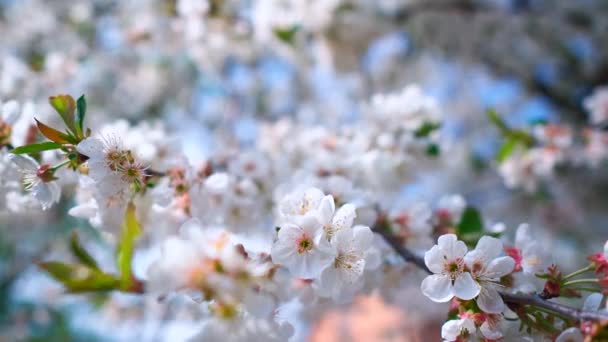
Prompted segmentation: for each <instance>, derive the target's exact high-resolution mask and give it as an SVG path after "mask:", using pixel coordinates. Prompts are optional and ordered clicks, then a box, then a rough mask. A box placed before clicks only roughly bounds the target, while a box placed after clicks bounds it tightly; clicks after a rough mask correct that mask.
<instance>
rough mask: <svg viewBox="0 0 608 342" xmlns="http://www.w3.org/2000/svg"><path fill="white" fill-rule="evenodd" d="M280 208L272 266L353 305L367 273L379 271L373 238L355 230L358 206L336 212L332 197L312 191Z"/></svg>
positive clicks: (362, 229) (292, 196)
mask: <svg viewBox="0 0 608 342" xmlns="http://www.w3.org/2000/svg"><path fill="white" fill-rule="evenodd" d="M279 208H280V209H279V211H280V216H281V219H280V222H281V223H280V226H279V227H278V232H277V238H276V241H275V242H274V243H273V246H272V251H271V256H272V260H273V262H274V263H277V264H280V265H283V266H285V267H287V268H288V269H289V271H290V273H291V274H293V275H294V276H295V277H299V278H305V279H311V280H313V281H314V284H315V285H316V286H317V287H316V289H317V293H318V294H319V296H321V297H330V298H333V299H334V300H336V301H343V300H344V299H345V298H346V299H349V298H351V297H352V296H353V294H354V293H356V291H358V290H359V289H361V288H362V286H363V273H364V272H365V271H366V270H374V269H375V268H377V267H378V266H379V261H380V256H379V251H378V249H377V248H376V245H375V242H374V233H373V232H372V231H371V229H370V228H369V227H367V226H362V225H355V226H353V221H354V219H355V217H356V213H355V212H356V208H355V206H354V205H352V204H350V203H346V204H344V205H342V206H341V207H340V208H337V209H336V204H335V201H334V198H333V196H332V195H325V194H323V192H322V191H321V190H319V189H317V188H309V189H305V190H302V191H297V192H294V193H292V194H290V195H288V196H287V197H286V198H285V199H284V200H283V201H282V202H281V203H280V204H279Z"/></svg>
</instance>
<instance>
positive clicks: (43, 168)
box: [8, 154, 61, 210]
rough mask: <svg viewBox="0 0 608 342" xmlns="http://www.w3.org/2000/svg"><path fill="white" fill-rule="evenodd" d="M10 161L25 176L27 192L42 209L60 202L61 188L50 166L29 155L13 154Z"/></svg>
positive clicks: (24, 183)
mask: <svg viewBox="0 0 608 342" xmlns="http://www.w3.org/2000/svg"><path fill="white" fill-rule="evenodd" d="M8 159H9V160H10V161H11V162H13V163H14V164H15V165H16V166H17V168H18V169H19V171H20V172H21V173H22V174H23V185H24V186H25V190H27V191H30V192H31V193H32V196H34V198H36V199H37V200H38V202H40V204H41V205H42V209H43V210H46V209H49V208H50V207H51V206H52V205H53V204H54V203H57V202H59V198H60V197H61V188H60V187H59V185H58V184H57V182H55V177H54V170H53V169H52V168H51V167H50V165H48V164H44V165H40V164H38V162H37V161H36V160H34V159H33V158H31V157H30V156H27V155H17V154H11V155H9V156H8Z"/></svg>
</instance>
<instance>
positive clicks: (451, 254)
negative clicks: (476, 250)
mask: <svg viewBox="0 0 608 342" xmlns="http://www.w3.org/2000/svg"><path fill="white" fill-rule="evenodd" d="M437 245H438V246H439V247H440V248H441V249H442V250H443V253H444V254H445V256H446V257H447V258H448V259H456V258H462V257H464V255H465V254H467V245H465V243H464V242H462V241H458V238H457V237H456V235H454V234H444V235H442V236H440V237H439V239H437Z"/></svg>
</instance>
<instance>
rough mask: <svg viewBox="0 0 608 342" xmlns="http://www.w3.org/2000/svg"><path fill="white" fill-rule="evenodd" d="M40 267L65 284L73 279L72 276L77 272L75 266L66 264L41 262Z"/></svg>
mask: <svg viewBox="0 0 608 342" xmlns="http://www.w3.org/2000/svg"><path fill="white" fill-rule="evenodd" d="M38 266H39V267H40V268H42V269H43V270H45V271H46V273H48V274H49V275H50V276H51V277H53V278H55V280H57V281H60V282H64V281H67V280H69V279H70V278H72V274H73V273H74V272H75V269H74V266H72V265H68V264H64V263H62V262H58V261H47V262H40V263H38Z"/></svg>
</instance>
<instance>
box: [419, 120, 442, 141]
mask: <svg viewBox="0 0 608 342" xmlns="http://www.w3.org/2000/svg"><path fill="white" fill-rule="evenodd" d="M440 127H441V124H439V123H436V122H425V123H424V124H423V125H422V126H420V128H418V129H417V130H416V131H415V132H414V136H415V137H416V138H425V137H428V136H429V135H430V134H431V133H433V132H434V131H436V130H438V129H439V128H440Z"/></svg>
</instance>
